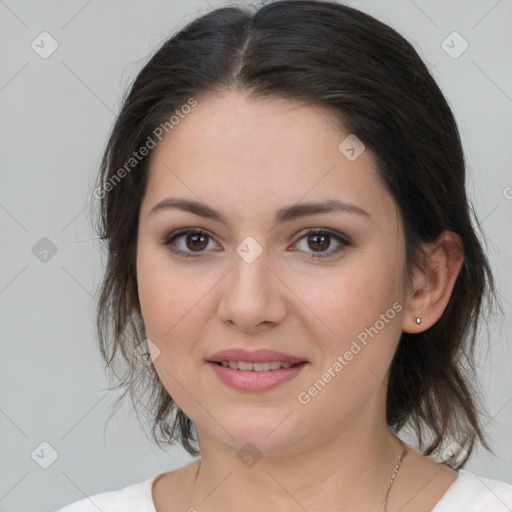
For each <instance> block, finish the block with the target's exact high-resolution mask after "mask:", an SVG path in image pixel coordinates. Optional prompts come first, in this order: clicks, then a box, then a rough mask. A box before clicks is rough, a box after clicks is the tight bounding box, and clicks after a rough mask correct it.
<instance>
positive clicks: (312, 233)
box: [299, 229, 351, 259]
mask: <svg viewBox="0 0 512 512" xmlns="http://www.w3.org/2000/svg"><path fill="white" fill-rule="evenodd" d="M303 239H306V244H305V245H306V248H305V249H300V250H304V251H305V252H308V251H307V249H311V251H312V252H313V254H312V255H311V257H312V258H317V259H320V258H328V257H330V256H332V255H334V254H338V253H339V252H341V251H342V250H343V249H344V248H345V247H348V246H350V245H351V242H350V240H349V239H348V237H346V236H344V235H342V234H341V233H336V232H334V231H331V230H327V229H311V230H309V231H307V232H306V233H305V234H304V235H303V236H302V237H301V238H300V239H299V241H300V240H303ZM333 240H334V241H335V242H336V243H337V244H338V247H336V248H334V249H332V250H330V251H328V250H326V249H328V248H329V247H330V246H331V245H332V243H333ZM315 253H317V254H315Z"/></svg>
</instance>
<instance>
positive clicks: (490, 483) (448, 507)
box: [432, 469, 512, 512]
mask: <svg viewBox="0 0 512 512" xmlns="http://www.w3.org/2000/svg"><path fill="white" fill-rule="evenodd" d="M490 510H492V511H493V512H510V511H511V510H512V485H511V484H509V483H506V482H502V481H499V480H492V479H490V478H484V477H481V476H479V475H477V474H475V473H471V472H470V471H465V470H462V469H461V470H459V474H458V476H457V479H456V480H455V482H454V483H453V484H452V485H451V487H450V488H449V489H448V491H447V492H446V493H445V495H444V496H443V497H442V498H441V500H440V501H439V502H438V504H437V505H436V506H435V507H434V509H433V510H432V512H459V511H460V512H487V511H490Z"/></svg>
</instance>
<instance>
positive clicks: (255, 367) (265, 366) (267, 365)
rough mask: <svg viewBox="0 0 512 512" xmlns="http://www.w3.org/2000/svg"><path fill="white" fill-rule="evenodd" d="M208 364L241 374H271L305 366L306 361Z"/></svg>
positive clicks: (218, 362) (219, 362)
mask: <svg viewBox="0 0 512 512" xmlns="http://www.w3.org/2000/svg"><path fill="white" fill-rule="evenodd" d="M208 362H209V363H213V364H216V365H218V366H223V367H224V368H231V369H232V370H239V371H242V372H273V371H276V370H282V369H288V368H294V367H296V366H299V365H304V364H306V361H300V362H298V363H290V362H288V361H266V362H261V363H251V362H249V361H208Z"/></svg>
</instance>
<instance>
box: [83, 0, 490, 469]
mask: <svg viewBox="0 0 512 512" xmlns="http://www.w3.org/2000/svg"><path fill="white" fill-rule="evenodd" d="M229 89H238V90H241V91H244V92H246V93H247V94H249V95H250V96H252V97H254V98H259V97H261V98H264V97H280V98H288V99H296V100H301V101H305V102H307V103H308V104H311V105H319V106H325V107H328V108H329V109H330V110H331V111H332V112H334V113H335V114H337V116H338V117H339V119H340V120H341V121H342V123H343V126H344V127H345V128H346V129H347V131H349V132H350V133H353V134H355V135H356V136H357V137H358V138H359V139H360V140H361V141H362V142H363V143H364V144H365V146H366V147H367V148H368V149H369V150H370V151H372V153H373V155H374V156H375V159H376V162H377V164H378V173H379V179H380V180H381V181H382V183H383V184H384V185H385V187H386V189H387V190H388V191H389V193H390V194H391V196H392V197H393V199H394V200H395V201H396V204H397V205H398V208H399V212H400V214H401V217H402V221H403V225H404V237H405V249H406V269H405V272H406V278H407V279H408V280H409V282H410V279H411V277H412V272H413V270H414V269H415V268H418V267H421V266H422V265H423V263H424V253H423V251H422V247H421V243H422V242H431V241H434V240H435V239H436V238H437V237H438V236H439V235H440V234H441V232H442V231H444V230H450V231H454V232H455V233H457V234H458V235H459V236H460V238H461V240H462V243H463V250H464V262H463V265H462V267H461V270H460V273H459V275H458V277H457V280H456V282H455V286H454V289H453V292H452V295H451V298H450V301H449V303H448V305H447V307H446V309H445V311H444V313H443V315H442V316H441V318H440V319H439V320H438V321H437V322H436V324H435V325H433V326H432V327H430V328H429V329H427V330H425V331H423V332H420V333H418V334H410V333H402V336H401V339H400V341H399V345H398V348H397V350H396V354H395V356H394V359H393V361H392V365H391V373H390V380H389V386H388V396H387V422H388V425H389V426H390V428H392V429H393V431H394V432H396V433H398V432H400V431H402V430H403V431H406V430H407V429H409V428H410V429H411V430H412V432H413V433H414V435H415V436H416V438H417V441H418V445H419V447H420V449H422V451H423V453H424V454H425V455H429V454H433V453H440V452H441V450H442V449H443V447H445V446H446V444H447V443H452V444H453V443H458V444H457V447H458V448H459V449H458V450H455V452H456V455H455V458H457V457H458V456H459V455H460V454H461V453H462V454H463V455H464V453H465V452H466V453H465V456H463V457H462V460H459V461H458V465H456V466H455V467H459V468H460V467H463V466H464V464H465V463H466V461H467V460H468V458H469V455H470V454H471V452H472V450H473V447H474V445H475V442H476V441H480V442H481V443H482V445H483V446H484V447H485V448H486V449H488V450H490V448H489V446H488V444H487V441H486V437H485V434H484V432H483V427H482V423H481V421H482V420H481V415H482V413H483V412H484V410H483V406H482V404H481V402H480V400H479V394H478V392H477V389H476V384H475V382H476V381H475V365H474V348H475V343H476V340H477V329H478V327H479V325H480V319H482V318H483V313H484V312H485V308H484V299H486V298H487V299H488V301H487V306H488V307H489V311H490V310H491V309H492V308H491V307H490V306H491V305H492V304H493V303H494V301H496V300H497V297H496V292H495V288H494V282H493V276H492V273H491V270H490V267H489V264H488V261H487V259H486V255H485V253H484V251H483V249H482V246H481V243H480V242H479V238H478V237H477V234H476V232H475V228H474V226H473V224H472V217H473V218H474V221H475V225H477V226H478V229H479V230H480V232H481V227H480V224H479V222H478V219H477V218H476V215H475V213H474V210H473V208H472V206H471V205H470V202H469V201H468V198H467V196H466V187H465V162H464V156H463V151H462V147H461V142H460V138H459V133H458V129H457V126H456V123H455V120H454V117H453V114H452V112H451V109H450V107H449V105H448V103H447V101H446V100H445V98H444V96H443V94H442V93H441V91H440V89H439V87H438V86H437V84H436V82H435V80H434V79H433V77H432V76H431V74H430V72H429V70H428V69H427V67H426V66H425V64H424V63H423V62H422V60H421V58H420V57H419V56H418V54H417V52H416V51H415V50H414V48H413V47H412V45H411V44H410V43H408V42H407V41H406V40H405V39H404V38H403V37H402V36H401V35H399V34H398V33H397V32H396V31H395V30H393V29H392V28H391V27H389V26H388V25H386V24H384V23H382V22H380V21H378V20H376V19H375V18H373V17H371V16H369V15H367V14H365V13H362V12H360V11H358V10H356V9H354V8H351V7H348V6H346V5H342V4H338V3H336V2H329V1H325V2H324V1H311V0H304V1H301V0H289V1H275V2H270V3H266V4H263V5H260V6H258V7H248V6H232V7H223V8H218V9H215V10H213V11H211V12H209V13H207V14H205V15H203V16H201V17H199V18H197V19H195V20H194V21H192V22H190V23H189V24H187V25H186V26H185V27H184V28H183V29H182V30H180V31H179V32H177V33H176V34H175V35H173V36H172V37H171V38H170V39H168V40H167V41H166V42H165V43H164V44H163V46H162V47H161V48H160V49H158V51H157V52H156V53H155V54H154V55H153V56H152V57H151V58H150V60H149V61H148V62H147V64H146V65H145V66H144V67H143V69H142V70H141V71H140V73H139V74H138V76H137V77H136V78H135V80H134V81H133V83H132V84H131V87H130V90H129V92H128V94H127V96H126V97H125V99H124V102H123V105H122V108H121V112H120V113H119V116H118V118H117V120H116V122H115V125H114V127H113V129H112V132H111V134H110V138H109V140H108V143H107V145H106V149H105V152H104V156H103V160H102V164H101V170H100V173H99V175H98V182H97V186H98V188H97V189H96V190H95V194H94V195H95V199H94V200H93V202H95V203H97V199H98V198H99V199H100V202H99V205H100V212H99V217H98V219H99V223H98V234H99V236H100V238H101V240H103V241H105V242H106V246H107V251H108V261H107V264H106V270H105V275H104V279H103V281H102V282H101V290H100V298H99V304H98V309H97V331H98V336H99V342H100V348H101V353H102V356H103V358H104V360H105V362H106V365H107V367H109V368H110V369H111V370H112V372H113V373H114V374H115V376H116V378H117V380H118V383H117V386H116V387H119V388H126V389H125V392H124V394H123V395H122V396H121V397H120V398H123V397H124V395H125V394H126V392H128V391H130V394H131V396H132V399H135V398H136V397H135V392H138V391H141V390H142V391H144V392H145V393H146V394H145V397H144V400H142V404H143V405H144V406H145V410H146V414H147V417H148V418H149V419H150V420H151V422H152V434H153V438H154V440H155V441H156V442H157V444H159V445H160V446H164V445H165V444H167V445H170V444H172V443H173V442H174V441H175V440H178V441H179V442H180V443H181V444H182V446H184V448H185V449H186V450H187V451H188V452H189V453H190V454H193V455H197V454H198V453H199V452H198V451H197V437H196V434H197V433H196V432H194V427H195V425H194V423H193V422H192V421H191V420H190V419H189V418H188V417H187V416H186V415H185V414H184V413H183V412H182V411H181V410H180V409H179V408H178V407H177V405H176V403H175V402H174V401H173V399H172V397H171V396H169V394H168V393H167V391H166V390H165V388H164V387H163V385H162V384H161V382H160V380H159V378H158V375H157V374H156V372H155V370H154V367H153V366H152V365H151V364H149V365H148V364H144V363H143V362H142V361H141V360H140V358H138V357H136V355H137V354H136V352H137V350H138V349H139V344H140V343H141V341H142V340H144V329H143V326H141V325H139V324H138V323H137V318H138V314H139V313H140V306H139V302H138V293H137V279H136V258H135V257H136V247H137V229H138V215H139V209H140V204H141V201H142V198H143V196H144V193H145V188H146V183H147V179H148V169H149V165H150V158H149V157H148V158H142V159H140V161H139V160H138V161H137V163H136V165H133V168H129V169H128V168H127V167H126V163H127V162H128V161H130V158H133V153H134V152H136V151H138V150H139V149H140V148H141V147H143V146H144V145H147V144H148V141H149V140H150V139H152V140H153V139H154V138H155V133H157V129H158V127H159V126H162V125H165V123H167V126H169V117H170V116H171V115H173V113H175V112H176V111H179V110H180V108H181V107H182V106H183V105H186V104H187V103H188V102H189V101H190V99H191V98H200V97H201V95H204V94H206V93H209V92H222V91H225V90H229ZM122 168H124V169H125V172H121V173H120V169H122ZM120 174H122V176H120ZM492 299H494V300H492ZM118 349H120V353H121V356H122V358H121V359H120V362H122V365H121V366H122V372H123V373H122V375H118V374H117V373H116V365H115V362H116V361H119V356H120V354H119V351H118ZM120 368H121V367H120ZM140 401H141V400H140V398H139V399H138V400H137V402H136V403H135V405H137V404H138V403H139V402H140ZM157 430H159V433H158V432H157ZM491 451H492V450H491Z"/></svg>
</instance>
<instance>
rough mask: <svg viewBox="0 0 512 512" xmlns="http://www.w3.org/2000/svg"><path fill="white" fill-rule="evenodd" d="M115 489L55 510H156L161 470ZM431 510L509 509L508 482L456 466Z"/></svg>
mask: <svg viewBox="0 0 512 512" xmlns="http://www.w3.org/2000/svg"><path fill="white" fill-rule="evenodd" d="M166 472H167V471H160V472H158V473H155V474H154V475H153V476H151V477H150V478H148V479H147V480H144V481H143V482H139V483H136V484H132V485H128V486H127V487H123V488H122V489H120V490H117V491H108V492H102V493H99V494H93V495H92V496H90V497H88V498H84V499H81V500H80V501H75V502H74V503H71V504H69V505H67V506H65V507H64V508H60V509H59V510H56V511H55V512H98V510H101V511H102V512H127V511H128V510H129V511H131V512H156V508H155V504H154V503H153V496H152V487H153V482H154V481H155V480H156V479H157V478H158V477H159V476H160V475H162V474H163V473H166ZM458 473H459V474H458V476H457V479H456V480H455V482H453V484H452V485H451V486H450V487H449V488H448V490H447V491H446V493H445V494H444V495H443V497H442V498H441V500H440V501H438V502H437V505H436V506H435V507H434V508H433V509H432V510H431V512H512V485H511V484H507V483H505V482H501V481H498V480H491V479H488V478H482V477H480V476H478V475H475V474H474V473H471V472H469V471H465V470H463V469H460V470H459V471H458Z"/></svg>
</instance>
